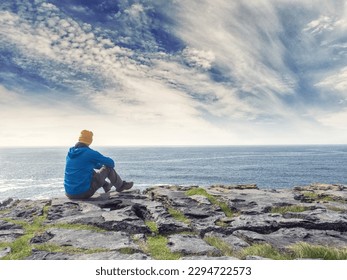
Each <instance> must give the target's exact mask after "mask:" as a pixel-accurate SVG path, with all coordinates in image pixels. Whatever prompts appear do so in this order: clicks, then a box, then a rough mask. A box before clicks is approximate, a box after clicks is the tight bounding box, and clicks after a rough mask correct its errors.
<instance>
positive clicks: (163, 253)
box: [145, 235, 181, 260]
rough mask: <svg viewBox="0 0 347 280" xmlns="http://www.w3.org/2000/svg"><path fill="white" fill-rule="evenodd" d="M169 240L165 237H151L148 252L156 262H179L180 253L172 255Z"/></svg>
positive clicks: (148, 242) (148, 241) (147, 245)
mask: <svg viewBox="0 0 347 280" xmlns="http://www.w3.org/2000/svg"><path fill="white" fill-rule="evenodd" d="M167 242H168V240H167V238H166V237H165V236H161V235H157V236H149V237H148V239H147V243H146V248H145V249H146V250H145V251H146V252H147V253H148V254H149V255H150V256H151V257H152V258H153V259H156V260H178V259H179V258H180V257H181V254H180V253H172V252H171V251H170V249H169V248H168V247H167Z"/></svg>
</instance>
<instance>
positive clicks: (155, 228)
mask: <svg viewBox="0 0 347 280" xmlns="http://www.w3.org/2000/svg"><path fill="white" fill-rule="evenodd" d="M145 224H146V226H147V227H148V228H149V229H150V231H151V232H153V233H155V234H158V233H159V229H158V226H157V224H156V222H154V221H145Z"/></svg>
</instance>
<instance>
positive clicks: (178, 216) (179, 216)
mask: <svg viewBox="0 0 347 280" xmlns="http://www.w3.org/2000/svg"><path fill="white" fill-rule="evenodd" d="M168 212H169V214H170V215H171V216H172V217H173V218H174V219H176V220H177V221H180V222H183V223H185V224H190V220H189V219H188V218H187V217H186V216H184V214H183V213H182V212H181V211H179V210H177V209H175V208H169V209H168Z"/></svg>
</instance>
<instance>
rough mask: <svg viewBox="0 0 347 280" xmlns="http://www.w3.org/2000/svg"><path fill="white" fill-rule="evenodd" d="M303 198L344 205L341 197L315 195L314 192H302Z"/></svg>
mask: <svg viewBox="0 0 347 280" xmlns="http://www.w3.org/2000/svg"><path fill="white" fill-rule="evenodd" d="M302 194H303V196H304V197H305V198H308V199H311V200H313V201H323V202H324V201H327V202H329V201H335V202H340V203H346V201H345V200H344V199H343V198H341V197H336V196H332V195H329V194H317V193H315V192H303V193H302Z"/></svg>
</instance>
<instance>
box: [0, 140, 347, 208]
mask: <svg viewBox="0 0 347 280" xmlns="http://www.w3.org/2000/svg"><path fill="white" fill-rule="evenodd" d="M68 148H69V147H66V148H61V147H59V148H57V147H50V148H46V147H45V148H0V202H1V201H3V200H5V199H6V198H9V197H13V198H20V199H24V198H28V199H40V198H50V197H57V196H63V195H64V187H63V178H64V167H65V157H66V153H67V150H68ZM92 148H94V149H95V150H98V151H99V152H101V153H102V154H104V155H105V156H109V157H111V158H113V159H114V160H115V161H116V170H117V172H118V173H119V174H120V176H121V177H122V179H123V180H127V181H134V183H135V185H134V188H136V189H141V190H143V189H145V188H147V187H149V186H154V185H160V184H165V185H167V184H177V185H199V186H202V187H205V186H210V185H213V184H257V185H258V187H259V188H273V189H278V188H292V187H294V186H299V185H300V186H302V185H307V184H310V183H314V182H320V183H331V184H347V145H332V146H328V145H327V146H213V147H92Z"/></svg>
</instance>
